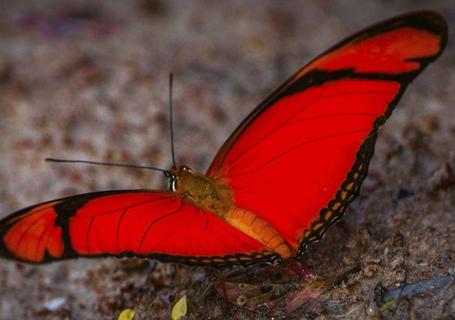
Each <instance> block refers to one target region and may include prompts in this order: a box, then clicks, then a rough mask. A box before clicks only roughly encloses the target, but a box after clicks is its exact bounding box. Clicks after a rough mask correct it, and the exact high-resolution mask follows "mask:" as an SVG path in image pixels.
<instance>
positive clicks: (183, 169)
mask: <svg viewBox="0 0 455 320" xmlns="http://www.w3.org/2000/svg"><path fill="white" fill-rule="evenodd" d="M182 171H184V172H192V171H193V170H191V168H189V167H187V166H182Z"/></svg>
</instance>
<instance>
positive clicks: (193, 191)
mask: <svg viewBox="0 0 455 320" xmlns="http://www.w3.org/2000/svg"><path fill="white" fill-rule="evenodd" d="M173 174H174V177H175V178H174V179H175V192H177V193H180V194H182V196H183V198H184V199H185V200H186V201H188V202H190V203H191V204H193V205H195V206H197V207H199V208H201V209H204V210H207V211H211V212H213V213H214V214H216V215H217V216H220V217H221V216H223V215H224V214H225V213H226V212H227V211H229V210H230V209H232V208H233V207H235V205H234V203H233V201H232V191H231V189H230V188H229V187H228V186H225V185H222V184H220V183H219V182H218V181H216V180H215V179H213V178H211V177H208V176H206V175H204V174H201V173H197V172H193V171H191V169H189V168H188V167H184V166H182V167H179V168H177V169H176V170H175V173H173Z"/></svg>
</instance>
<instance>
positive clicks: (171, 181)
mask: <svg viewBox="0 0 455 320" xmlns="http://www.w3.org/2000/svg"><path fill="white" fill-rule="evenodd" d="M167 189H168V190H169V191H172V192H175V191H177V176H175V175H173V174H171V175H170V176H169V177H168V178H167Z"/></svg>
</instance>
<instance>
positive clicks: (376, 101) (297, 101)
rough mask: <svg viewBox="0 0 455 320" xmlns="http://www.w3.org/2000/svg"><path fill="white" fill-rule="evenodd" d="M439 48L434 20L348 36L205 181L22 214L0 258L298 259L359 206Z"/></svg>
mask: <svg viewBox="0 0 455 320" xmlns="http://www.w3.org/2000/svg"><path fill="white" fill-rule="evenodd" d="M446 41H447V24H446V22H445V20H444V19H443V18H442V17H441V16H439V15H438V14H436V13H433V12H417V13H411V14H407V15H403V16H399V17H397V18H394V19H391V20H388V21H385V22H382V23H380V24H377V25H375V26H373V27H370V28H368V29H366V30H365V31H362V32H360V33H357V34H355V35H353V36H351V37H349V38H347V39H346V40H344V41H342V42H341V43H340V44H338V45H336V46H334V47H333V48H331V49H329V50H328V51H326V52H325V53H323V54H322V55H320V56H319V57H318V58H316V59H314V60H313V61H312V62H311V63H309V64H308V65H306V66H305V67H303V68H302V69H301V70H299V71H298V72H297V73H296V74H295V75H293V76H292V77H291V78H290V79H289V80H288V81H286V82H285V83H284V84H283V85H282V86H281V87H279V88H278V89H277V90H275V91H274V92H273V93H272V94H271V95H270V96H269V97H267V99H265V100H264V101H263V102H262V103H261V104H260V105H259V106H258V107H257V108H256V109H254V111H253V112H252V113H251V114H250V115H249V116H248V117H247V118H246V119H245V120H244V121H243V122H242V123H241V124H240V126H239V127H238V128H237V129H236V130H235V131H234V132H233V133H232V135H231V136H230V137H229V138H228V139H227V141H226V142H225V143H224V145H223V146H222V148H221V149H220V151H219V152H218V154H217V155H216V157H215V159H214V160H213V162H212V164H211V166H210V168H209V169H208V171H207V173H206V174H202V173H196V172H192V171H191V170H190V169H189V168H187V167H184V166H181V167H175V166H173V167H172V168H171V169H170V170H169V171H166V174H167V175H168V179H169V185H170V188H169V190H167V191H166V190H123V191H118V190H116V191H103V192H94V193H87V194H81V195H76V196H71V197H67V198H62V199H58V200H53V201H49V202H45V203H41V204H38V205H34V206H31V207H28V208H25V209H22V210H20V211H18V212H16V213H14V214H12V215H10V216H8V217H6V218H5V219H3V220H1V221H0V255H1V256H4V257H7V258H12V259H16V260H21V261H26V262H32V263H43V262H48V261H54V260H61V259H68V258H75V257H94V256H105V255H113V256H140V257H153V258H158V259H161V260H170V261H177V262H183V263H188V264H217V265H222V264H232V263H239V264H243V265H249V264H252V263H254V262H257V261H268V262H271V261H277V260H280V259H283V258H288V257H292V256H296V255H301V254H302V253H303V251H304V249H305V247H306V245H307V244H308V243H309V242H312V241H315V240H318V239H320V238H321V237H322V235H323V234H324V232H325V230H326V229H327V228H328V227H329V226H330V225H331V224H333V223H334V222H336V221H337V220H339V219H340V218H341V217H342V216H343V213H344V212H345V210H346V207H347V206H348V205H349V203H351V202H352V200H353V199H354V198H355V197H356V196H357V194H358V193H359V188H360V185H361V183H362V181H363V180H364V178H365V176H366V175H367V171H368V164H369V162H370V159H371V157H372V156H373V152H374V146H375V142H376V138H377V132H378V130H379V128H380V127H381V126H382V125H383V124H384V122H385V121H386V120H387V118H388V117H389V116H390V114H391V113H392V111H393V108H394V106H395V105H396V104H397V102H398V100H399V99H400V97H401V95H402V94H403V92H404V90H405V89H406V87H407V85H408V84H409V83H410V82H411V81H412V80H413V79H414V78H415V77H416V76H417V75H418V74H419V73H420V72H421V71H422V70H423V69H424V68H425V67H426V66H427V65H428V64H429V63H430V62H432V61H434V60H435V59H436V58H437V57H438V56H439V55H440V54H441V52H442V50H443V48H444V46H445V44H446Z"/></svg>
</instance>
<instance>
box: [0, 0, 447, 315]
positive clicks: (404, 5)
mask: <svg viewBox="0 0 455 320" xmlns="http://www.w3.org/2000/svg"><path fill="white" fill-rule="evenodd" d="M87 3H89V2H88V1H87V2H84V1H71V2H69V1H67V2H62V1H39V2H31V1H9V0H2V1H1V2H0V135H1V137H2V138H1V140H0V154H1V156H0V216H1V217H3V216H5V215H7V214H8V213H10V212H12V211H14V210H17V209H19V208H21V207H24V206H26V205H30V204H33V203H37V202H40V201H44V200H49V199H52V198H57V197H61V196H64V195H69V194H74V193H80V192H88V191H95V190H106V189H128V188H134V189H135V188H158V187H162V185H163V180H162V178H161V176H160V175H159V174H154V173H150V172H143V171H134V170H125V169H112V168H106V167H86V166H77V165H74V166H58V165H51V164H48V163H44V161H43V159H44V158H46V157H50V156H58V157H63V158H83V159H91V160H103V161H117V162H129V163H143V164H153V165H156V166H161V167H168V166H169V164H170V150H169V137H168V131H167V130H168V127H167V121H168V120H167V90H168V87H167V77H168V73H169V72H170V71H173V72H174V73H175V75H176V86H175V105H176V110H175V112H176V117H175V122H176V123H175V128H176V150H177V158H178V162H179V163H185V164H187V165H189V166H191V167H193V168H194V169H197V170H204V169H205V168H206V167H207V165H208V164H209V163H210V159H211V158H212V157H213V155H214V154H215V152H216V150H217V148H218V147H219V146H220V145H221V144H222V142H223V141H224V139H225V138H226V137H227V136H228V134H229V133H230V132H231V131H232V130H233V129H234V128H235V126H236V124H238V123H239V121H240V120H241V119H242V118H243V117H245V116H246V115H247V114H248V112H250V111H251V110H252V109H253V107H254V106H255V105H256V104H257V103H258V102H259V101H260V100H261V99H262V98H263V97H265V95H266V94H267V93H268V92H270V91H271V90H272V89H274V88H275V87H276V86H278V85H279V84H280V83H281V82H282V81H284V80H285V79H286V78H287V77H288V76H289V75H290V74H292V73H293V72H294V71H296V70H297V69H298V68H299V67H301V66H302V65H303V64H304V63H306V62H307V61H308V60H309V59H311V58H312V57H314V56H315V55H316V54H318V53H320V52H321V51H322V50H324V49H326V48H328V47H329V46H331V45H333V44H334V43H335V42H337V41H339V40H341V39H342V38H344V37H345V36H347V35H349V34H351V33H352V32H355V31H357V30H358V29H361V28H363V27H366V26H367V25H370V24H371V23H373V22H375V21H379V20H382V19H385V18H388V17H391V16H393V15H396V14H399V13H403V12H406V11H410V10H416V9H419V8H432V9H435V10H437V11H439V12H441V13H442V14H444V15H445V17H446V18H447V20H448V21H449V28H451V29H452V30H455V3H454V2H453V1H452V0H441V1H431V2H428V1H411V0H408V1H386V0H383V1H379V0H375V1H360V0H349V1H286V2H284V1H271V0H270V1H259V0H257V1H240V0H239V1H237V0H235V1H224V2H223V3H221V2H216V3H215V2H212V1H156V0H155V1H154V0H149V1H128V2H127V1H107V0H106V1H96V2H94V4H91V5H87ZM430 3H431V5H430ZM452 33H453V32H452ZM454 40H455V39H454V37H453V36H452V35H451V36H450V39H449V45H448V47H447V48H446V51H445V53H444V55H443V56H442V57H441V58H440V59H439V60H438V61H437V63H435V64H433V65H431V66H430V67H429V68H428V69H427V70H425V72H424V73H423V74H422V75H421V76H420V77H419V78H418V79H417V80H416V81H415V82H414V83H413V84H412V85H411V87H410V88H409V89H408V91H407V93H406V94H405V96H404V97H403V99H402V100H401V102H400V105H399V106H398V108H397V109H396V111H395V113H394V115H393V117H392V119H391V120H390V121H389V122H388V123H387V125H385V127H384V128H383V130H382V131H381V134H380V139H379V141H378V144H377V149H376V150H377V151H376V156H375V157H374V159H373V161H372V164H371V167H370V174H369V177H368V178H367V180H366V181H365V183H364V185H363V188H362V191H361V195H360V196H359V198H358V199H357V200H356V201H355V202H354V203H353V205H352V206H351V207H350V209H349V210H348V212H347V214H346V217H345V219H344V220H343V221H342V222H340V223H338V224H337V225H336V226H334V227H332V228H331V230H329V232H328V234H327V235H326V237H325V239H324V240H323V241H321V242H320V243H317V244H314V245H312V246H311V247H310V248H309V250H308V252H307V254H306V259H305V264H306V265H307V267H308V268H309V270H311V271H312V272H313V273H314V274H316V275H318V276H319V279H320V281H322V282H323V284H322V285H321V287H320V288H319V289H317V288H313V287H308V286H306V285H305V284H302V283H300V282H298V281H297V280H295V274H294V275H292V274H290V273H289V272H288V270H286V268H285V267H278V268H273V269H271V268H260V267H255V268H252V269H250V270H243V272H240V274H234V275H232V274H231V275H224V276H222V275H220V274H219V273H218V272H216V271H214V270H211V269H204V268H190V267H186V266H177V265H175V264H165V263H158V262H156V261H143V260H118V259H98V260H86V259H80V260H76V261H67V262H62V263H55V264H50V265H46V266H42V267H34V266H28V265H23V264H19V263H14V262H11V261H5V260H2V261H0V319H5V320H6V319H112V318H116V317H117V315H118V314H119V312H120V311H121V310H122V309H124V308H126V307H131V308H135V310H136V312H137V315H136V319H167V318H169V312H170V308H171V305H172V304H173V302H174V301H175V300H176V299H178V298H180V297H181V296H183V295H184V294H186V295H187V297H188V300H189V311H190V313H189V316H188V317H189V318H191V319H193V318H194V319H205V318H212V319H234V318H235V319H252V318H256V319H262V318H264V319H265V318H269V317H271V316H272V315H275V316H283V317H284V318H289V319H293V318H295V319H305V318H309V319H340V318H342V319H349V318H353V319H359V318H372V319H378V318H384V319H454V315H455V299H454V297H455V286H454V285H453V283H454V278H453V275H454V272H455V269H454V267H455V263H454V259H455V251H454V245H453V244H454V243H455V214H454V211H455V188H454V185H455V176H454V170H455V147H454V146H455V107H454V103H455V90H454V89H453V88H454V87H455V73H454V72H453V71H454V70H455V68H454V67H455V55H454V46H453V43H455V41H454ZM284 173H285V174H292V173H289V172H284ZM264 283H266V284H267V286H268V287H266V288H264ZM321 288H323V289H321ZM239 296H243V297H246V301H240V302H239ZM238 304H243V307H239V306H238Z"/></svg>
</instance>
